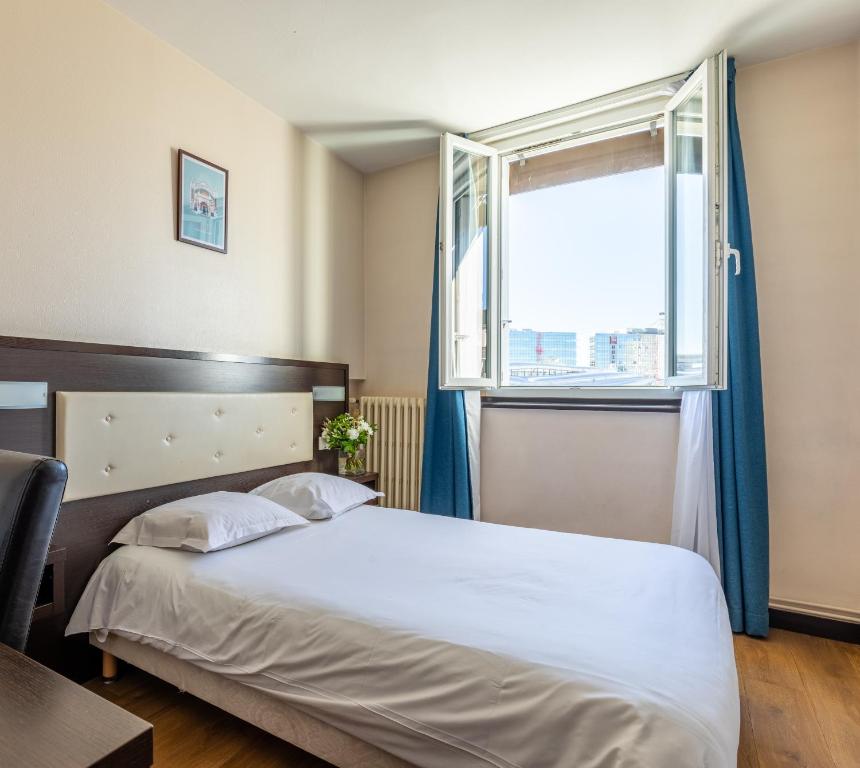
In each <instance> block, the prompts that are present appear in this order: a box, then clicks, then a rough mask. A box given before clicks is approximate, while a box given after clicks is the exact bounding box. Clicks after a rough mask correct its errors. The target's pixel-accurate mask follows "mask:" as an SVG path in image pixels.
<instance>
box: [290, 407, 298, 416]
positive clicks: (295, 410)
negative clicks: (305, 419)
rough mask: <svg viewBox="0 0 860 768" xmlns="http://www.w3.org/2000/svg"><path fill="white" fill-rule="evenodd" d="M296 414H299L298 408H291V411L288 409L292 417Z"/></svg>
mask: <svg viewBox="0 0 860 768" xmlns="http://www.w3.org/2000/svg"><path fill="white" fill-rule="evenodd" d="M298 412H299V409H298V408H291V409H290V413H291V414H292V415H293V416H295V415H296V414H297V413H298Z"/></svg>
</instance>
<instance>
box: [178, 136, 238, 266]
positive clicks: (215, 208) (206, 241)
mask: <svg viewBox="0 0 860 768" xmlns="http://www.w3.org/2000/svg"><path fill="white" fill-rule="evenodd" d="M177 165H178V171H177V184H176V239H177V240H179V241H180V242H182V243H188V244H189V245H196V246H198V247H199V248H208V249H209V250H210V251H218V252H219V253H227V216H228V197H227V193H228V181H229V175H230V174H229V171H227V169H226V168H222V167H221V166H220V165H215V163H210V162H209V161H208V160H204V159H203V158H202V157H198V156H197V155H193V154H191V153H190V152H186V151H185V150H184V149H180V150H179V151H178V163H177Z"/></svg>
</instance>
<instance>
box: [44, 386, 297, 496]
mask: <svg viewBox="0 0 860 768" xmlns="http://www.w3.org/2000/svg"><path fill="white" fill-rule="evenodd" d="M313 423H314V418H313V399H312V396H311V393H310V392H266V393H254V394H245V393H242V394H237V393H233V394H213V393H208V392H57V457H58V458H60V459H62V460H63V461H65V462H66V465H67V466H68V468H69V482H68V486H67V488H66V495H65V500H66V501H74V500H75V499H86V498H92V497H94V496H104V495H107V494H111V493H121V492H124V491H136V490H140V489H142V488H154V487H157V486H160V485H169V484H171V483H182V482H185V481H187V480H199V479H200V478H204V477H216V476H218V475H230V474H235V473H238V472H247V471H249V470H252V469H262V468H263V467H274V466H278V465H283V464H293V463H295V462H299V461H310V460H311V459H312V458H313Z"/></svg>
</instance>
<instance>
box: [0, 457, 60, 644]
mask: <svg viewBox="0 0 860 768" xmlns="http://www.w3.org/2000/svg"><path fill="white" fill-rule="evenodd" d="M67 477H68V470H67V469H66V465H65V464H63V462H62V461H58V460H57V459H51V458H46V457H45V456H32V455H30V454H29V453H16V452H14V451H0V643H5V644H6V645H9V646H11V647H12V648H15V649H16V650H19V651H23V650H24V646H25V645H26V643H27V635H28V634H29V632H30V621H31V619H32V616H33V607H34V606H35V604H36V595H37V593H38V591H39V584H40V582H41V580H42V571H43V570H44V569H45V559H46V558H47V556H48V546H49V545H50V543H51V536H52V535H53V533H54V524H55V523H56V522H57V514H58V513H59V511H60V502H62V500H63V491H64V490H65V488H66V478H67Z"/></svg>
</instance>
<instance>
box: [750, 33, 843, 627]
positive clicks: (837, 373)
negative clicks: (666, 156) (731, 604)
mask: <svg viewBox="0 0 860 768" xmlns="http://www.w3.org/2000/svg"><path fill="white" fill-rule="evenodd" d="M737 88H738V90H737V94H738V119H739V122H740V125H741V136H742V140H743V144H744V160H745V164H746V171H747V186H748V189H749V194H750V209H751V218H752V226H753V239H754V244H755V249H756V250H755V257H756V268H757V282H758V296H759V321H760V329H761V341H762V376H763V380H764V399H765V430H766V440H767V460H768V475H769V477H768V480H769V482H768V487H769V491H770V510H771V524H770V532H771V576H772V586H771V595H772V596H773V598H774V599H776V600H786V601H796V602H798V603H800V604H801V607H803V606H804V605H814V606H822V605H823V606H832V607H833V608H835V609H836V613H837V614H838V613H839V612H840V611H849V612H850V611H854V612H856V616H857V618H860V557H858V556H857V543H858V541H860V484H858V481H857V477H858V472H860V354H858V338H860V314H858V291H860V230H858V220H860V43H855V44H853V45H846V46H841V47H838V48H831V49H827V50H821V51H813V52H810V53H806V54H803V55H800V56H795V57H792V58H788V59H783V60H780V61H773V62H769V63H766V64H760V65H757V66H754V67H750V68H748V69H744V70H741V72H740V73H739V75H738V86H737Z"/></svg>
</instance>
